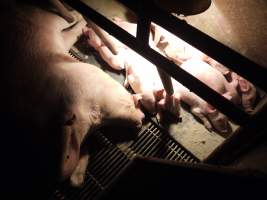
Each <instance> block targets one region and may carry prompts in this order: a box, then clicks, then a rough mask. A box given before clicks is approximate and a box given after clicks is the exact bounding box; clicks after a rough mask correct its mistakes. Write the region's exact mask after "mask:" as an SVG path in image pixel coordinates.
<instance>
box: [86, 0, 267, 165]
mask: <svg viewBox="0 0 267 200" xmlns="http://www.w3.org/2000/svg"><path fill="white" fill-rule="evenodd" d="M83 1H84V2H85V3H86V4H88V5H89V6H90V7H92V8H94V9H95V10H97V11H98V12H100V13H101V14H103V15H104V16H106V17H107V18H112V17H114V16H118V17H120V18H122V19H125V20H127V21H132V20H133V19H135V15H134V14H133V13H132V12H129V10H127V9H126V8H125V7H124V6H122V5H120V4H119V3H117V2H116V1H113V0H97V1H96V0H83ZM214 2H215V3H214ZM214 2H213V3H212V5H211V6H210V8H209V9H208V10H207V11H205V12H204V13H202V14H199V15H196V16H189V17H186V18H185V19H186V20H187V22H188V23H190V24H192V25H193V26H195V27H197V28H199V29H200V30H202V31H203V32H206V33H207V34H209V35H210V36H212V37H214V38H215V39H217V40H219V41H221V42H222V43H224V44H226V45H228V46H230V47H232V48H233V49H236V50H238V51H240V52H241V53H244V55H246V56H247V57H253V54H254V53H255V52H253V53H251V54H250V52H251V51H247V50H244V49H245V47H246V46H245V47H244V44H243V43H242V44H241V43H240V40H239V39H238V37H237V36H236V34H234V33H233V28H232V27H233V26H231V25H233V23H232V24H231V23H229V19H228V21H227V23H226V21H225V20H224V18H223V16H222V15H218V14H217V13H218V6H222V4H223V3H222V2H221V1H219V0H218V1H214ZM256 2H258V3H260V2H259V1H256ZM223 6H224V7H225V5H224V4H223ZM258 6H259V5H258ZM231 9H232V8H231ZM231 11H232V10H231ZM264 14H265V13H263V12H262V14H261V15H264ZM208 17H209V18H211V19H212V20H210V19H208V20H207V18H208ZM228 17H229V16H228ZM216 22H217V23H216ZM218 22H220V23H218ZM262 23H264V22H262ZM219 26H220V27H219ZM266 27H267V26H266ZM252 30H253V28H252V29H250V31H252ZM226 35H227V37H225V36H226ZM263 38H265V36H263ZM266 38H267V37H266ZM261 39H262V38H261ZM242 45H243V46H242ZM265 52H267V51H265ZM258 56H261V55H258ZM263 57H264V56H262V57H261V59H258V61H260V63H261V62H263V60H264V59H265V58H263ZM257 58H258V57H257ZM262 59H263V60H262ZM117 78H118V76H117ZM181 117H182V119H183V121H182V122H181V123H172V122H168V123H164V124H161V125H162V126H163V127H164V128H165V129H167V130H168V131H169V133H170V134H171V135H172V136H173V138H175V139H176V140H177V141H178V142H179V143H181V144H182V145H183V146H185V147H186V148H187V149H188V150H189V151H191V152H192V153H193V154H194V155H195V156H196V157H197V158H199V159H200V160H203V159H205V158H206V157H207V156H208V155H210V153H211V152H213V150H214V149H216V147H217V146H218V145H220V144H221V143H222V142H223V141H224V140H225V139H226V138H227V137H228V136H226V135H224V136H223V135H219V134H217V133H215V132H208V131H207V130H206V129H205V128H204V126H203V125H202V124H201V123H199V122H198V121H197V120H196V119H195V118H194V117H193V116H192V114H191V113H189V112H187V111H186V110H185V109H182V112H181ZM232 128H233V130H236V128H238V127H237V126H236V125H234V124H232Z"/></svg>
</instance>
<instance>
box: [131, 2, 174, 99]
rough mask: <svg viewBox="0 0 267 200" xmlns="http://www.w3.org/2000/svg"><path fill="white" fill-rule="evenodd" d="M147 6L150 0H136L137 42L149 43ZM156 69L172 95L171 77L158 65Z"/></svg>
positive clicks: (149, 21) (168, 92) (167, 90)
mask: <svg viewBox="0 0 267 200" xmlns="http://www.w3.org/2000/svg"><path fill="white" fill-rule="evenodd" d="M149 6H150V1H141V0H138V14H137V17H138V18H137V32H136V39H137V40H138V42H140V43H143V44H144V45H149V34H150V24H151V19H150V15H149V14H148V13H146V11H147V10H148V9H149ZM157 70H158V73H159V77H160V79H161V82H162V84H163V87H164V89H165V91H166V93H167V94H168V95H172V94H173V93H174V91H173V86H172V81H171V77H170V76H169V75H168V74H167V73H165V72H164V71H163V70H161V69H160V68H158V67H157Z"/></svg>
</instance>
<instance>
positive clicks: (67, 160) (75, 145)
mask: <svg viewBox="0 0 267 200" xmlns="http://www.w3.org/2000/svg"><path fill="white" fill-rule="evenodd" d="M73 120H75V119H70V120H67V121H66V123H65V124H64V125H63V127H62V133H61V134H62V135H61V145H62V151H61V152H62V154H61V155H62V157H61V163H60V165H61V166H60V169H61V177H62V178H63V179H66V178H68V177H70V175H71V174H72V173H73V171H74V170H75V168H76V166H77V164H78V162H79V156H80V140H79V138H78V134H77V133H76V131H75V128H74V126H73V124H74V121H73Z"/></svg>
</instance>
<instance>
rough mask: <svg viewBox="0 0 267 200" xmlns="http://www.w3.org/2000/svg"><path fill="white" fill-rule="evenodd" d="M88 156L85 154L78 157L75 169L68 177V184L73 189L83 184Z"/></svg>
mask: <svg viewBox="0 0 267 200" xmlns="http://www.w3.org/2000/svg"><path fill="white" fill-rule="evenodd" d="M88 160H89V154H88V153H85V154H84V155H82V156H81V157H80V160H79V162H78V165H77V167H76V168H75V170H74V172H73V173H72V175H71V177H70V183H71V185H72V186H74V187H78V186H81V185H82V183H83V182H84V178H85V172H86V168H87V165H88Z"/></svg>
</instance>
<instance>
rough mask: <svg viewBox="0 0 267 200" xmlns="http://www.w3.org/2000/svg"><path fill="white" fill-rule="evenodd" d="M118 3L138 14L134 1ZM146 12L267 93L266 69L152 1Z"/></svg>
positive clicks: (157, 22)
mask: <svg viewBox="0 0 267 200" xmlns="http://www.w3.org/2000/svg"><path fill="white" fill-rule="evenodd" d="M118 1H119V2H121V3H122V4H124V5H125V6H127V7H128V8H130V9H131V10H133V11H134V12H137V7H136V4H135V3H134V1H127V0H118ZM146 12H147V13H149V15H150V16H151V19H152V21H154V22H155V23H156V24H158V25H160V26H162V27H163V28H165V29H166V30H168V31H169V32H171V33H173V34H175V35H176V36H178V37H179V38H181V39H183V40H185V41H186V42H188V43H189V44H191V45H192V46H194V47H195V48H197V49H199V50H201V51H202V52H204V53H206V54H207V55H209V56H210V57H212V58H213V59H215V60H217V61H218V62H220V63H222V64H224V65H225V66H227V67H229V68H230V69H232V70H233V71H235V72H237V73H238V74H240V75H241V76H243V77H244V78H246V79H248V80H249V81H251V82H252V83H254V84H255V85H257V86H259V87H260V88H261V89H263V90H264V91H265V92H267V84H266V79H267V69H266V68H264V67H262V66H260V65H258V64H257V63H255V62H253V61H252V60H250V59H248V58H246V57H244V56H242V55H240V54H239V53H238V52H236V51H234V50H233V49H231V48H229V47H228V46H226V45H224V44H222V43H220V42H219V41H217V40H215V39H213V38H212V37H210V36H208V35H207V34H205V33H203V32H201V31H200V30H198V29H196V28H194V27H193V26H191V25H189V24H187V23H186V21H184V20H180V19H178V18H177V17H175V16H173V15H171V14H170V13H167V12H165V11H163V10H162V9H160V8H158V7H157V6H156V5H154V4H153V1H150V8H149V9H148V10H147V11H146ZM222 52H223V53H222Z"/></svg>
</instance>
